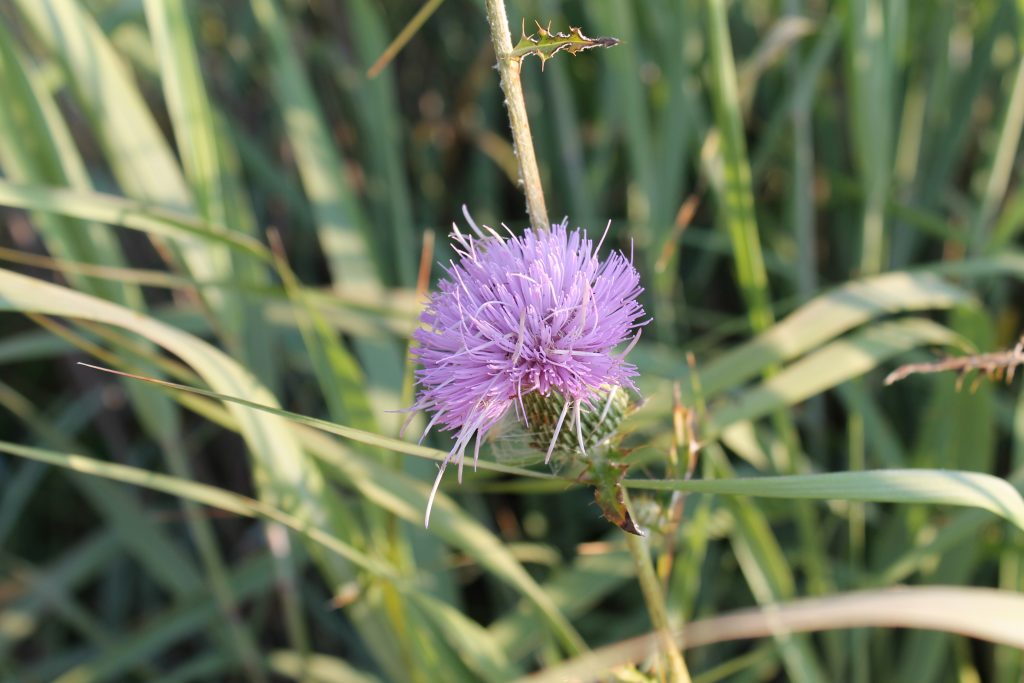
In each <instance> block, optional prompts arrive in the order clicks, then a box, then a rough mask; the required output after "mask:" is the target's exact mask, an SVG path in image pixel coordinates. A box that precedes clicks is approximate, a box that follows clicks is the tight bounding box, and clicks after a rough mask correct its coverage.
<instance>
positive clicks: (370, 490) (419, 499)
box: [97, 368, 585, 652]
mask: <svg viewBox="0 0 1024 683" xmlns="http://www.w3.org/2000/svg"><path fill="white" fill-rule="evenodd" d="M97 369H102V368H97ZM107 371H108V372H110V371H109V370H107ZM116 374H124V373H116ZM138 379H141V380H145V381H147V382H151V383H154V384H158V385H162V386H165V387H167V388H169V389H173V390H175V391H177V392H183V393H185V394H198V395H200V396H208V397H210V398H217V399H219V400H223V401H226V402H229V403H238V404H241V405H244V406H247V407H250V408H254V409H256V410H263V411H268V412H271V413H274V414H276V415H280V416H282V417H285V418H287V419H289V420H292V421H294V422H297V423H300V424H301V425H304V426H308V427H312V428H313V429H315V430H318V431H321V432H328V433H331V434H337V435H339V436H344V437H346V438H349V439H352V440H353V441H358V442H361V443H366V444H368V445H371V446H377V447H380V448H387V449H391V450H394V451H396V452H400V453H406V454H409V455H416V456H420V457H426V458H430V459H433V460H443V459H444V457H445V455H446V454H445V453H444V452H443V451H438V450H436V449H432V448H426V447H423V446H416V445H414V444H409V443H406V442H404V441H400V440H398V439H391V438H388V437H382V436H378V435H375V434H371V433H368V432H364V431H362V430H358V429H354V428H351V427H345V426H343V425H337V424H334V423H331V422H328V421H326V420H320V419H317V418H310V417H306V416H303V415H298V414H296V413H290V412H288V411H283V410H280V409H278V408H273V407H271V406H264V405H260V404H257V403H253V402H251V401H246V400H244V399H239V398H237V397H232V396H228V395H222V394H217V393H215V392H209V391H206V390H202V389H197V388H194V387H188V386H184V385H180V384H174V383H171V382H165V381H162V380H154V379H149V378H142V377H139V378H138ZM203 413H204V414H205V415H206V416H207V417H208V418H210V419H214V420H216V421H218V422H220V423H221V424H223V425H224V426H228V427H231V428H235V429H237V425H233V424H231V423H232V418H230V417H228V416H226V415H217V414H216V413H214V412H213V411H211V410H209V409H207V410H204V411H203ZM297 437H298V438H299V439H300V441H301V442H302V444H303V446H304V447H305V448H306V449H308V450H309V451H310V452H311V453H313V454H314V455H315V456H316V457H317V458H319V459H320V460H321V461H322V462H324V463H325V464H327V465H329V466H330V467H331V468H332V469H333V470H334V471H335V473H337V474H340V475H341V479H342V480H343V481H344V482H345V484H347V485H348V486H350V487H352V488H354V489H356V490H357V491H358V492H359V493H360V494H361V495H362V496H364V497H365V498H366V499H368V500H370V501H372V502H373V503H375V504H376V505H379V506H380V507H382V508H384V509H386V510H388V511H390V512H391V513H393V514H395V515H397V516H398V517H401V518H403V519H405V520H406V521H409V522H411V523H414V524H417V525H418V524H420V523H421V521H422V519H423V511H424V510H425V509H426V504H427V499H428V497H429V487H428V486H427V485H426V484H425V483H421V482H413V481H412V480H411V479H409V478H408V476H407V475H405V474H403V473H401V472H396V471H394V470H392V469H391V468H389V467H386V466H385V465H383V464H381V463H379V462H377V461H376V460H374V459H372V458H370V457H367V456H365V455H363V454H359V453H356V452H354V451H351V450H347V449H344V448H342V447H341V446H340V444H338V443H336V442H334V441H331V440H329V439H326V438H325V437H324V435H323V434H319V433H317V431H313V430H304V429H301V428H300V429H299V430H298V431H297ZM480 467H481V469H485V468H486V469H491V470H495V471H499V472H505V473H509V474H519V475H521V476H526V477H534V478H540V479H552V478H553V477H552V475H550V474H544V473H539V472H532V471H530V470H524V469H522V468H517V467H509V466H505V465H501V464H497V463H485V462H481V463H480ZM566 483H567V484H568V482H566ZM432 521H433V525H432V526H431V533H434V534H436V535H437V536H439V537H440V538H443V539H444V540H446V541H448V542H449V543H451V544H452V545H454V546H456V547H459V548H461V549H462V550H464V551H465V552H466V553H467V554H469V555H471V556H472V557H474V558H475V559H476V561H477V562H478V563H480V565H481V566H483V567H485V568H486V569H488V570H489V571H490V572H492V573H493V574H494V575H495V576H497V577H498V578H500V579H502V580H503V581H506V582H507V583H509V584H510V585H511V586H513V587H514V588H516V589H517V590H519V591H520V592H522V593H523V595H524V596H526V597H527V598H528V599H529V600H530V601H531V602H533V603H534V604H535V605H536V606H537V607H538V609H539V610H540V612H541V613H542V614H544V616H545V618H546V620H547V621H548V623H549V624H550V625H551V627H552V628H553V629H554V631H555V633H556V635H558V636H559V637H560V639H561V640H562V642H563V644H564V645H565V647H566V648H567V649H568V651H570V652H574V651H580V650H582V649H585V645H584V644H583V642H582V640H580V638H579V636H578V635H577V634H576V633H575V631H574V629H573V628H572V626H571V625H570V624H569V623H568V621H567V620H566V619H565V617H564V616H562V614H561V612H560V611H559V610H558V608H557V607H556V606H555V605H554V603H552V602H551V600H550V599H549V598H548V597H547V596H546V595H545V594H544V592H543V590H542V589H541V588H540V587H539V586H538V585H537V584H536V582H535V581H534V580H533V579H532V578H531V577H530V576H529V574H528V573H527V572H526V571H525V569H524V568H523V567H522V566H521V565H520V564H519V562H518V561H517V560H516V559H515V558H514V557H513V556H512V555H511V554H510V553H509V552H508V550H507V548H505V546H504V545H503V544H502V543H501V542H500V541H499V540H498V539H497V538H496V537H495V536H494V535H493V534H492V533H491V532H490V531H489V530H487V529H486V528H485V527H483V526H481V525H480V524H479V523H478V522H476V521H475V520H474V519H473V518H472V517H470V516H469V515H467V514H465V513H464V512H462V511H461V510H459V509H458V508H457V507H456V506H455V505H454V504H453V503H452V502H451V501H450V500H449V499H448V498H447V496H445V495H439V496H438V498H437V500H436V502H435V506H434V514H433V518H432Z"/></svg>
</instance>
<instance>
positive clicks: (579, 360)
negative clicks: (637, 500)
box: [412, 215, 644, 523]
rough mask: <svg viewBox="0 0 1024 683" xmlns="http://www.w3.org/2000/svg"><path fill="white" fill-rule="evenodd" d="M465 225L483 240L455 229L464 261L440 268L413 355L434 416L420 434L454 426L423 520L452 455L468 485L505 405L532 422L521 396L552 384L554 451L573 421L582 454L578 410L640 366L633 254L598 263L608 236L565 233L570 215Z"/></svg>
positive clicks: (422, 397)
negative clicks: (506, 230)
mask: <svg viewBox="0 0 1024 683" xmlns="http://www.w3.org/2000/svg"><path fill="white" fill-rule="evenodd" d="M467 218H468V215H467ZM470 224H471V225H472V227H473V229H474V231H475V232H476V237H474V236H473V235H465V234H463V233H461V232H459V230H458V228H457V227H455V228H454V231H453V233H452V235H451V237H452V246H453V248H454V249H455V251H456V253H457V254H458V256H459V259H458V260H457V261H451V262H449V264H448V266H447V267H446V268H445V271H446V273H447V277H445V278H443V279H442V280H441V281H440V283H439V284H438V290H437V291H436V292H435V293H434V294H432V295H431V297H430V299H429V301H428V302H427V305H426V308H425V309H424V311H423V313H422V314H421V315H420V323H421V327H420V328H419V329H417V330H416V332H415V333H414V334H413V337H414V339H415V340H416V342H417V343H418V346H417V347H415V348H414V349H413V351H412V353H413V354H414V355H415V357H416V358H417V359H418V360H419V362H420V364H421V366H422V367H421V369H419V370H418V371H417V373H416V377H417V382H418V384H419V387H420V389H419V394H418V397H417V401H416V403H415V404H414V405H413V409H414V410H420V409H426V410H428V411H430V412H432V413H433V415H432V417H431V419H430V422H429V423H428V425H427V427H426V429H425V430H424V436H425V435H426V433H427V432H429V431H430V429H431V428H432V427H433V426H435V425H439V426H440V427H441V428H442V429H444V430H446V431H451V432H454V433H455V444H454V446H453V447H452V450H451V451H450V452H449V453H448V456H447V457H446V458H445V460H444V462H443V463H442V464H441V468H440V471H439V472H438V475H437V479H436V480H435V481H434V488H433V490H432V491H431V494H430V501H429V503H428V505H427V512H426V522H427V523H429V520H430V509H431V507H432V505H433V501H434V496H435V495H436V493H437V488H438V485H439V484H440V482H441V477H442V475H443V474H444V471H445V468H446V467H447V465H448V463H449V462H452V461H455V462H456V463H458V465H459V481H460V482H461V481H462V464H463V458H464V455H465V452H466V448H467V447H468V446H469V444H470V442H471V441H473V440H474V439H475V447H474V454H473V463H474V467H475V465H476V461H477V458H478V456H479V449H480V440H481V439H482V438H483V437H484V436H486V434H487V433H488V431H490V430H491V429H492V428H493V427H494V426H495V425H496V424H497V423H498V422H499V421H500V420H501V419H502V417H503V416H504V415H505V414H506V413H507V412H508V411H509V410H510V409H514V410H515V412H516V415H517V416H518V417H519V419H520V420H522V421H524V422H528V419H529V418H528V412H527V410H526V409H525V407H524V403H523V398H524V397H526V396H530V395H531V394H537V395H539V396H541V397H547V396H549V395H551V394H552V392H557V394H558V397H559V398H560V399H561V400H560V401H559V405H560V406H561V412H560V415H559V418H558V420H557V425H556V427H555V429H554V438H552V439H551V444H550V446H549V448H548V453H547V457H548V458H550V457H551V453H552V451H553V449H554V447H555V443H556V441H557V440H558V436H559V432H560V430H561V429H563V428H568V429H572V428H573V426H574V425H575V430H576V433H577V436H578V443H579V446H580V450H581V451H583V452H585V450H586V449H585V447H584V442H585V440H584V437H583V434H582V430H583V425H584V422H585V421H584V420H583V419H581V409H586V410H593V409H599V408H600V406H599V405H598V403H599V402H600V399H601V398H602V397H605V396H608V394H609V391H610V390H611V391H614V390H615V389H617V388H618V387H623V386H624V387H630V388H634V389H635V387H634V385H633V381H632V378H633V377H634V376H635V375H636V368H635V366H633V365H631V364H630V363H627V362H626V361H625V359H624V358H625V355H626V354H627V353H628V352H629V350H630V349H631V348H632V346H633V344H634V343H635V342H636V340H637V339H638V338H639V335H640V327H641V326H642V325H643V323H642V322H641V318H642V317H643V316H644V310H643V307H642V306H641V305H640V303H639V302H638V301H637V296H638V295H639V294H640V292H641V291H643V290H642V288H641V286H640V276H639V274H638V273H637V270H636V268H634V267H633V264H632V258H629V259H627V258H626V257H625V256H624V255H623V254H622V253H620V252H613V253H612V254H611V255H609V256H608V258H606V259H604V260H601V259H599V258H598V251H599V250H600V247H601V242H603V240H604V237H602V238H601V242H599V243H598V244H597V246H596V247H595V246H594V244H593V242H592V241H591V240H590V239H589V238H588V236H587V233H586V232H585V231H582V230H580V229H579V228H577V229H575V230H572V231H569V230H568V221H565V222H563V223H561V224H559V225H554V226H552V228H551V230H550V231H547V230H534V229H529V228H528V229H527V230H526V231H525V232H524V233H523V235H522V236H515V235H512V234H511V233H510V234H509V236H508V237H502V236H500V235H499V234H498V233H497V232H494V231H493V230H491V231H490V232H489V233H484V232H483V231H481V230H480V229H479V228H477V226H476V225H474V224H472V221H470ZM606 232H607V229H606ZM627 340H628V341H630V344H629V346H628V347H627V348H626V349H625V350H624V351H622V352H620V353H616V352H615V349H616V347H618V346H619V345H620V344H622V343H624V342H626V341H627ZM609 399H610V396H609ZM567 416H568V419H569V421H568V423H566V424H563V423H565V421H566V418H567ZM563 440H564V439H563Z"/></svg>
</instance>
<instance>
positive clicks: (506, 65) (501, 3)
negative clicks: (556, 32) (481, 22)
mask: <svg viewBox="0 0 1024 683" xmlns="http://www.w3.org/2000/svg"><path fill="white" fill-rule="evenodd" d="M486 6H487V23H488V24H490V26H491V42H492V43H494V55H495V57H497V58H498V73H499V74H501V90H502V92H503V93H505V107H506V109H508V122H509V125H510V126H511V127H512V143H513V145H514V146H515V152H516V161H517V162H518V164H519V180H520V182H522V184H523V192H524V193H526V212H527V213H528V214H530V223H531V224H532V225H533V227H534V228H537V229H538V230H547V229H548V226H550V225H551V223H549V222H548V209H547V205H546V204H545V203H544V188H543V187H542V186H541V182H540V169H539V168H537V156H536V154H535V153H534V150H533V136H532V135H531V134H530V120H529V117H528V116H527V114H526V99H525V98H524V97H523V84H522V81H521V80H520V78H519V72H520V69H521V68H522V62H521V61H520V60H519V59H517V58H515V57H513V56H512V35H511V34H510V33H509V30H508V15H507V14H506V13H505V0H487V1H486Z"/></svg>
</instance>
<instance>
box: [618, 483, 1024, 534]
mask: <svg viewBox="0 0 1024 683" xmlns="http://www.w3.org/2000/svg"><path fill="white" fill-rule="evenodd" d="M622 484H623V486H626V487H627V488H634V489H648V490H654V491H691V492H695V493H718V494H728V495H737V496H760V497H763V498H789V499H800V498H804V499H815V500H849V501H862V502H875V503H932V504H938V505H959V506H964V507H976V508H981V509H983V510H988V511H989V512H993V513H995V514H997V515H999V516H1000V517H1002V518H1003V519H1006V520H1007V521H1009V522H1011V523H1013V524H1014V525H1016V526H1017V527H1019V528H1021V529H1024V499H1022V498H1021V495H1020V493H1019V492H1018V491H1017V489H1015V488H1014V487H1013V486H1012V485H1010V484H1009V483H1008V482H1007V481H1006V480H1004V479H1000V478H999V477H994V476H992V475H990V474H982V473H980V472H962V471H950V470H924V469H922V470H870V471H865V472H824V473H820V474H797V475H787V476H780V477H756V478H750V479H742V478H741V479H714V480H695V479H690V480H684V479H663V480H650V481H648V480H640V479H626V480H624V481H623V482H622Z"/></svg>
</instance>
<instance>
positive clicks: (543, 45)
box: [511, 22, 621, 70]
mask: <svg viewBox="0 0 1024 683" xmlns="http://www.w3.org/2000/svg"><path fill="white" fill-rule="evenodd" d="M619 42H621V41H619V39H618V38H590V37H587V36H585V35H583V31H582V30H580V28H579V27H578V26H570V27H569V32H568V33H562V32H561V31H559V32H557V33H552V32H551V24H550V23H548V26H547V28H544V27H543V26H541V25H540V23H539V22H538V23H537V35H534V34H532V33H531V34H530V35H526V29H525V27H524V28H523V30H522V37H521V38H520V39H519V42H518V43H516V46H515V47H514V48H513V49H512V54H511V57H512V58H513V59H519V60H522V59H523V58H524V57H527V56H529V55H537V57H539V58H540V68H541V70H543V69H544V64H545V63H546V62H547V61H548V60H549V59H551V58H552V57H554V56H555V55H556V54H558V53H559V52H563V51H564V52H568V53H569V54H571V55H575V54H577V53H579V52H583V51H584V50H589V49H591V48H595V47H612V46H614V45H618V44H619Z"/></svg>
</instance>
